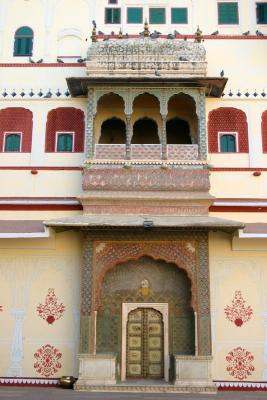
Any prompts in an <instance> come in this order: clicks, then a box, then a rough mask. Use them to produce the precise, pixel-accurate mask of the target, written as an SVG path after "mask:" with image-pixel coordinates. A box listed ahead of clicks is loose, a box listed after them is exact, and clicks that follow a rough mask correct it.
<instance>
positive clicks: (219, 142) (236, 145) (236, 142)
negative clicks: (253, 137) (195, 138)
mask: <svg viewBox="0 0 267 400" xmlns="http://www.w3.org/2000/svg"><path fill="white" fill-rule="evenodd" d="M224 135H232V136H234V137H235V147H236V151H231V152H230V151H227V152H225V151H221V137H222V136H224ZM217 140H218V152H219V153H222V154H229V153H230V154H235V153H239V140H238V132H218V139H217Z"/></svg>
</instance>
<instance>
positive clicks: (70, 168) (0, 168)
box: [0, 166, 83, 171]
mask: <svg viewBox="0 0 267 400" xmlns="http://www.w3.org/2000/svg"><path fill="white" fill-rule="evenodd" d="M0 170H4V171H9V170H10V171H12V170H14V171H22V170H23V171H35V170H36V171H82V170H83V168H82V167H13V166H12V167H4V166H0Z"/></svg>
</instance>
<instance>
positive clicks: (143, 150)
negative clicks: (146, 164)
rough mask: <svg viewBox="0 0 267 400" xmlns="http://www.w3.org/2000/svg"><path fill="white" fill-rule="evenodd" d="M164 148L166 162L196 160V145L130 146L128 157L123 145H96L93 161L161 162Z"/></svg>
mask: <svg viewBox="0 0 267 400" xmlns="http://www.w3.org/2000/svg"><path fill="white" fill-rule="evenodd" d="M164 148H166V150H167V152H166V153H165V154H166V155H167V159H168V160H176V161H191V160H197V159H198V145H197V144H168V145H167V146H162V145H161V144H132V145H131V146H130V151H129V156H128V155H127V154H126V145H125V144H96V145H95V150H94V159H97V160H125V159H129V158H130V159H132V160H161V159H162V158H164V157H163V154H164Z"/></svg>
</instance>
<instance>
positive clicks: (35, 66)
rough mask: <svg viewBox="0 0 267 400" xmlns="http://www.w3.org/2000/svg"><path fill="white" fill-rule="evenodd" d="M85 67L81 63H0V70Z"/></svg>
mask: <svg viewBox="0 0 267 400" xmlns="http://www.w3.org/2000/svg"><path fill="white" fill-rule="evenodd" d="M85 66H86V64H85V63H82V64H80V63H64V64H61V63H47V64H46V63H43V64H31V63H29V64H26V63H21V64H19V63H0V68H6V67H8V68H10V67H12V68H17V67H18V68H21V67H23V68H25V67H26V68H27V67H29V68H51V67H53V68H66V67H78V68H80V67H85Z"/></svg>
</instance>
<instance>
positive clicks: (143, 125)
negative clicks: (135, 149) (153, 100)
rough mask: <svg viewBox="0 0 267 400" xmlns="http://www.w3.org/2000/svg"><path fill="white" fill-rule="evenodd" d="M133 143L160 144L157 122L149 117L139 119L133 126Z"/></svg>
mask: <svg viewBox="0 0 267 400" xmlns="http://www.w3.org/2000/svg"><path fill="white" fill-rule="evenodd" d="M131 143H132V144H159V143H160V140H159V135H158V126H157V123H156V122H155V121H154V120H153V119H151V118H148V117H144V118H140V119H138V120H137V121H136V122H135V123H134V126H133V136H132V140H131Z"/></svg>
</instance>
